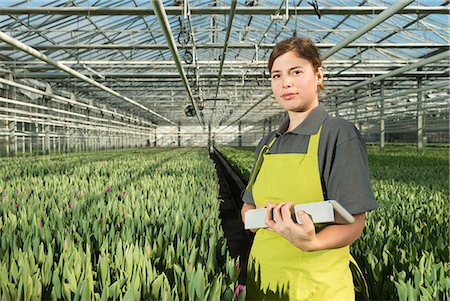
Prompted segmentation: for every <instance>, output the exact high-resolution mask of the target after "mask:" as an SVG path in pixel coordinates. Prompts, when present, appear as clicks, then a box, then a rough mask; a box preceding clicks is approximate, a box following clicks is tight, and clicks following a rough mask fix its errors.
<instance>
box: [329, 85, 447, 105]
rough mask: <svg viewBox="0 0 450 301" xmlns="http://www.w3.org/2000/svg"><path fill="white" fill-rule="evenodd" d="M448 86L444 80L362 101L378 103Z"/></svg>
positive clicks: (362, 100)
mask: <svg viewBox="0 0 450 301" xmlns="http://www.w3.org/2000/svg"><path fill="white" fill-rule="evenodd" d="M447 88H448V83H447V82H443V83H440V84H437V85H433V86H426V87H422V88H420V89H419V88H414V89H411V90H407V91H402V92H397V93H393V94H388V95H383V96H379V97H375V98H369V97H365V98H363V99H361V102H363V103H362V104H363V105H366V104H371V103H376V102H378V101H380V100H385V99H391V98H396V97H402V96H406V95H410V94H413V93H417V92H423V91H428V90H441V89H447ZM365 99H368V101H364V100H365ZM348 102H349V101H343V102H340V103H337V104H338V105H340V104H343V103H348ZM350 107H351V106H346V107H342V106H340V107H339V109H342V110H343V109H347V108H350Z"/></svg>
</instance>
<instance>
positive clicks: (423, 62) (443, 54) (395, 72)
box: [322, 51, 449, 100]
mask: <svg viewBox="0 0 450 301" xmlns="http://www.w3.org/2000/svg"><path fill="white" fill-rule="evenodd" d="M448 57H449V51H443V52H441V53H439V54H436V55H433V56H431V57H429V58H426V59H424V60H421V61H419V62H416V63H413V64H410V65H407V66H404V67H401V68H398V69H395V70H393V71H391V72H388V73H386V74H382V75H378V76H376V77H374V78H371V79H368V80H365V81H362V82H359V83H357V84H354V85H351V86H349V87H346V88H344V89H341V90H339V91H336V92H333V93H330V94H327V95H326V96H325V97H323V98H322V100H324V99H327V98H330V97H334V96H336V95H339V94H342V93H345V92H348V91H351V90H354V89H358V88H360V87H363V86H366V85H368V84H371V83H374V82H377V81H381V80H383V79H386V78H388V77H393V76H396V75H399V74H402V73H405V72H406V71H409V70H411V69H415V68H419V67H422V66H425V65H427V64H430V63H433V62H436V61H439V60H442V59H445V58H448Z"/></svg>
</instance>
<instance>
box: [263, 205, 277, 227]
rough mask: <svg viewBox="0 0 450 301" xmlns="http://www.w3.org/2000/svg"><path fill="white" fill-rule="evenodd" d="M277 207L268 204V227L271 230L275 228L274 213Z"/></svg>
mask: <svg viewBox="0 0 450 301" xmlns="http://www.w3.org/2000/svg"><path fill="white" fill-rule="evenodd" d="M274 208H276V205H275V204H272V203H267V204H266V220H265V222H266V225H267V227H269V229H272V228H273V227H274V226H275V221H274V217H273V212H274V211H275V209H274Z"/></svg>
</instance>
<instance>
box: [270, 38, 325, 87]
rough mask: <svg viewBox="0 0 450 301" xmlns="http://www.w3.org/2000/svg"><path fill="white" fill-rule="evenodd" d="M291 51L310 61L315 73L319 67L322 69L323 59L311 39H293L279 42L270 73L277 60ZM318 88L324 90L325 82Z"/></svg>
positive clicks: (271, 55) (271, 57) (271, 56)
mask: <svg viewBox="0 0 450 301" xmlns="http://www.w3.org/2000/svg"><path fill="white" fill-rule="evenodd" d="M289 51H294V53H295V54H296V55H297V56H298V57H299V58H302V59H305V60H307V61H309V62H310V63H311V65H312V66H313V69H314V71H317V70H318V69H319V67H322V59H321V58H320V54H319V50H318V49H317V47H316V45H314V43H313V41H311V39H310V38H306V37H291V38H289V39H286V40H283V41H281V42H279V43H278V44H276V45H275V47H274V48H273V50H272V53H271V54H270V58H269V64H268V67H269V73H270V72H272V66H273V62H274V61H275V59H277V58H278V57H280V56H282V55H283V54H285V53H287V52H289ZM318 87H319V90H323V89H324V85H323V82H321V83H320V85H319V86H318Z"/></svg>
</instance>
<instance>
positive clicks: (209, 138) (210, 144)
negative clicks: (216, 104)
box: [208, 123, 214, 153]
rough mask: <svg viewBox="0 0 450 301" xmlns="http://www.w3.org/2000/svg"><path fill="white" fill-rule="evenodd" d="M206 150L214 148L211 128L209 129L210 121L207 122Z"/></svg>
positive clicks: (210, 150)
mask: <svg viewBox="0 0 450 301" xmlns="http://www.w3.org/2000/svg"><path fill="white" fill-rule="evenodd" d="M208 150H209V152H210V153H212V152H213V150H214V145H213V140H212V130H211V123H210V124H208Z"/></svg>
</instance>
